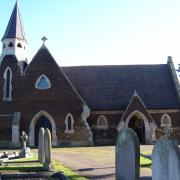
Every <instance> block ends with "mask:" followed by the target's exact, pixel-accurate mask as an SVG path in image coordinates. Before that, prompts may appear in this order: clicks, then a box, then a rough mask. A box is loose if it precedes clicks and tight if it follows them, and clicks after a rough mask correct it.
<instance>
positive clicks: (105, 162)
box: [53, 146, 152, 180]
mask: <svg viewBox="0 0 180 180" xmlns="http://www.w3.org/2000/svg"><path fill="white" fill-rule="evenodd" d="M144 151H152V146H141V152H144ZM53 158H54V159H56V160H58V161H60V162H61V163H62V164H63V165H64V166H66V167H68V168H70V169H71V170H73V171H75V172H76V173H77V174H80V175H82V176H84V177H87V178H88V179H99V180H114V179H115V152H114V146H106V147H88V148H87V147H80V148H58V149H54V150H53ZM140 174H141V176H143V177H144V178H142V179H147V180H148V179H149V178H146V176H151V169H149V168H141V172H140Z"/></svg>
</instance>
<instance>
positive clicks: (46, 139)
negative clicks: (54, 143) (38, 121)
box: [43, 128, 52, 171]
mask: <svg viewBox="0 0 180 180" xmlns="http://www.w3.org/2000/svg"><path fill="white" fill-rule="evenodd" d="M44 151H45V161H44V164H43V167H44V169H45V170H47V171H49V170H50V169H51V161H52V159H51V132H50V130H49V129H48V128H46V129H45V133H44Z"/></svg>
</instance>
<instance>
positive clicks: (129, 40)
mask: <svg viewBox="0 0 180 180" xmlns="http://www.w3.org/2000/svg"><path fill="white" fill-rule="evenodd" d="M14 4H15V0H1V1H0V17H1V21H0V26H1V28H0V36H1V37H2V36H3V34H4V31H5V29H6V26H7V23H8V21H9V18H10V15H11V12H12V9H13V7H14ZM19 7H20V11H21V16H22V19H23V23H24V29H25V34H26V38H27V40H28V50H27V53H28V59H29V61H30V60H31V59H32V57H33V56H34V55H35V53H36V52H37V50H38V49H39V48H40V46H41V45H42V41H41V37H42V36H44V35H45V36H46V37H47V38H48V41H47V42H46V46H47V47H48V49H49V50H50V52H51V54H52V55H53V56H54V58H55V60H56V61H57V62H58V64H59V65H60V66H66V65H69V66H70V65H102V64H105V65H106V64H107V65H108V64H155V63H166V62H167V56H172V57H173V60H174V63H175V64H177V63H180V1H179V0H19Z"/></svg>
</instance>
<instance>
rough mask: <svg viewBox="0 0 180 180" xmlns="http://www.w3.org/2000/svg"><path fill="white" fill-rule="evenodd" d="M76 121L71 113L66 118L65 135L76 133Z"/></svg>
mask: <svg viewBox="0 0 180 180" xmlns="http://www.w3.org/2000/svg"><path fill="white" fill-rule="evenodd" d="M73 126H74V119H73V116H72V114H71V113H68V114H67V116H66V118H65V127H66V129H65V133H74V127H73Z"/></svg>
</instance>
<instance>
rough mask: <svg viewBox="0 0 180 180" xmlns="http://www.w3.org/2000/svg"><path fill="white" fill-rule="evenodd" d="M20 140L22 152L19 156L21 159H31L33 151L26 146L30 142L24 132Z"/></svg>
mask: <svg viewBox="0 0 180 180" xmlns="http://www.w3.org/2000/svg"><path fill="white" fill-rule="evenodd" d="M20 140H21V144H22V148H21V152H20V154H19V156H20V157H30V156H31V149H30V148H29V147H27V146H26V143H27V141H28V136H27V134H26V133H25V132H24V131H22V135H21V136H20Z"/></svg>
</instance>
